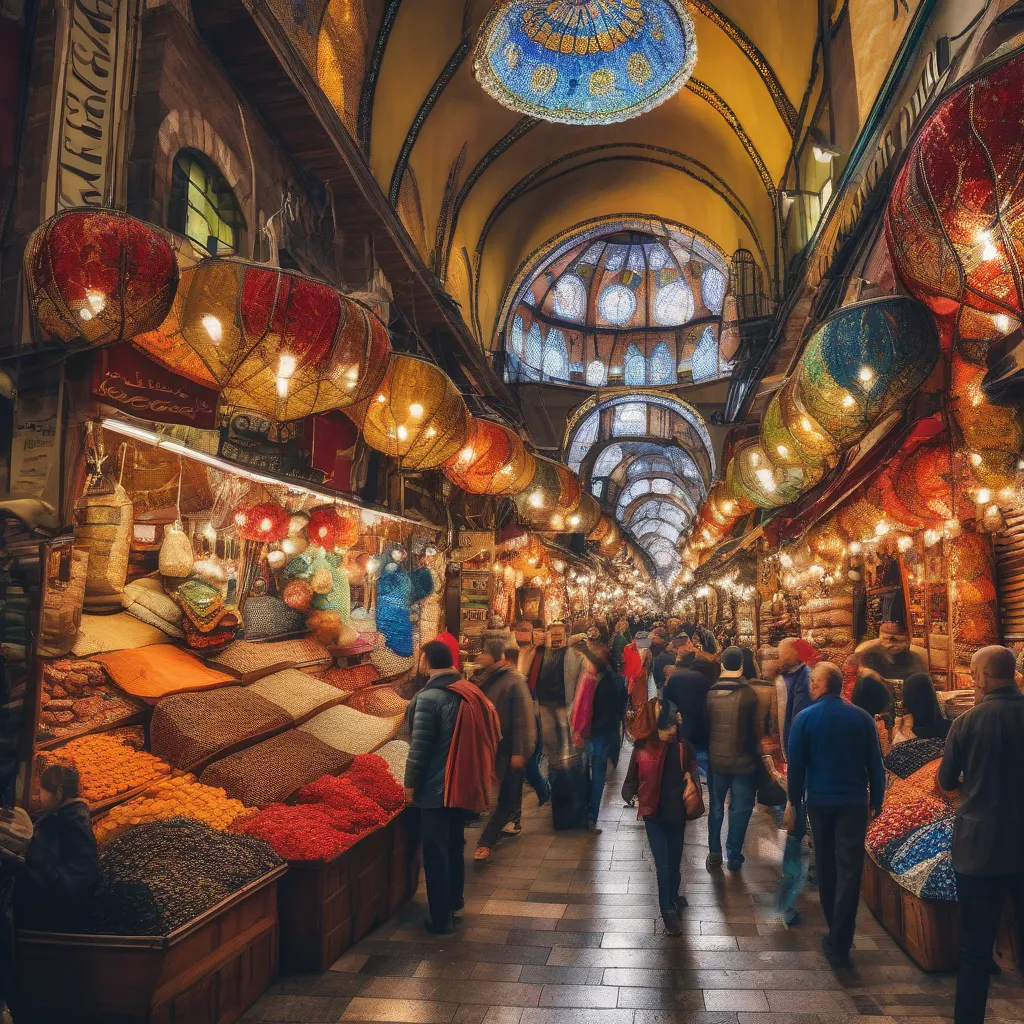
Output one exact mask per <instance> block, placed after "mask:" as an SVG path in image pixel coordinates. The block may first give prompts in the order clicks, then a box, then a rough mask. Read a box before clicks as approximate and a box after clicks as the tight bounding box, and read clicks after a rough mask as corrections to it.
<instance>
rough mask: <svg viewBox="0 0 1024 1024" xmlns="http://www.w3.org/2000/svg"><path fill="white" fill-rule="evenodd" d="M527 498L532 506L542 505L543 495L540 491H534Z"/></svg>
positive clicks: (539, 506)
mask: <svg viewBox="0 0 1024 1024" xmlns="http://www.w3.org/2000/svg"><path fill="white" fill-rule="evenodd" d="M527 500H528V501H529V503H530V505H531V506H532V507H533V508H543V507H544V495H543V493H542V492H541V491H534V492H533V493H532V494H531V495H530V497H529V498H528V499H527Z"/></svg>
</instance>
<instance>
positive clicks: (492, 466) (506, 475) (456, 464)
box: [442, 417, 536, 495]
mask: <svg viewBox="0 0 1024 1024" xmlns="http://www.w3.org/2000/svg"><path fill="white" fill-rule="evenodd" d="M442 468H443V470H444V473H445V476H447V477H448V479H449V480H451V482H452V483H453V484H455V486H456V487H461V488H462V490H464V491H468V492H469V493H470V494H491V495H513V494H518V493H519V492H520V491H521V490H522V489H523V488H524V487H526V485H527V484H529V482H530V481H531V480H532V479H533V476H534V473H535V471H536V462H535V460H534V457H533V456H532V455H531V454H530V453H529V452H528V451H527V450H526V447H525V446H524V444H523V442H522V441H521V440H520V438H519V436H518V435H517V434H515V433H514V432H513V431H511V430H509V429H508V427H504V426H502V425H501V424H500V423H495V422H493V421H492V420H484V419H477V418H476V417H473V418H472V419H471V420H470V422H469V432H468V434H467V436H466V443H465V444H464V445H463V446H462V448H460V449H459V451H458V452H457V453H456V454H455V455H453V456H452V457H451V458H450V459H449V460H448V461H447V462H446V463H445V464H444V466H443V467H442Z"/></svg>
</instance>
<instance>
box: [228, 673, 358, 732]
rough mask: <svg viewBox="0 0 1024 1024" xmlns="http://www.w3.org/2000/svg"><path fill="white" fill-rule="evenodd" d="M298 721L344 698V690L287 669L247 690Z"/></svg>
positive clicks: (267, 677)
mask: <svg viewBox="0 0 1024 1024" xmlns="http://www.w3.org/2000/svg"><path fill="white" fill-rule="evenodd" d="M246 690H247V691H248V692H249V693H255V694H258V695H259V696H260V697H263V699H264V700H267V701H269V702H270V703H271V704H274V705H276V706H277V707H279V708H280V709H281V710H282V711H284V712H285V714H287V715H289V716H290V717H291V718H292V720H293V721H296V722H299V721H302V720H304V719H306V718H308V717H309V716H310V715H313V714H315V713H316V712H317V711H320V710H322V709H324V708H327V707H330V706H331V705H332V704H337V703H339V702H340V701H342V700H344V698H345V691H344V690H339V689H337V688H336V687H333V686H330V685H329V684H327V683H324V682H321V681H320V680H319V679H317V678H316V677H315V676H311V675H309V674H308V673H306V672H300V671H299V670H298V669H294V668H286V669H283V670H282V671H280V672H274V673H272V674H271V675H269V676H264V677H263V678H262V679H259V680H257V681H256V682H255V683H252V684H250V685H249V686H247V687H246Z"/></svg>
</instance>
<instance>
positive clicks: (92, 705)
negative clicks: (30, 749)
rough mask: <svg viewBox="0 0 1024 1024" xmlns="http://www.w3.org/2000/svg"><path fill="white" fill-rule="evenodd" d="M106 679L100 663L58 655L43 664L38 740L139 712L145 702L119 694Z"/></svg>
mask: <svg viewBox="0 0 1024 1024" xmlns="http://www.w3.org/2000/svg"><path fill="white" fill-rule="evenodd" d="M106 679H107V674H106V672H104V671H103V666H102V665H101V664H99V662H95V661H79V660H76V659H74V658H57V659H55V660H54V661H49V662H46V663H44V665H43V678H42V682H43V686H42V696H41V699H40V712H39V728H38V730H37V732H36V740H37V742H44V741H46V740H52V739H58V738H59V737H61V736H66V735H69V734H71V733H77V732H82V731H84V730H87V729H95V728H97V727H99V726H101V725H108V724H110V723H111V722H117V721H119V720H120V719H122V718H128V717H130V716H131V715H134V714H137V713H138V711H139V709H140V707H142V706H143V705H140V704H136V703H134V702H133V701H131V700H129V699H128V698H127V697H125V696H124V695H123V694H120V693H118V692H117V691H116V690H115V689H114V688H113V687H112V686H111V685H110V684H109V683H108V682H107V681H106Z"/></svg>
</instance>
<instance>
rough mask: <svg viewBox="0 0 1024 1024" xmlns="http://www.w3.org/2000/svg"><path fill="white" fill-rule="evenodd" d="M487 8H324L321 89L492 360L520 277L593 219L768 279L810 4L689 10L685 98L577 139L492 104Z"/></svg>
mask: <svg viewBox="0 0 1024 1024" xmlns="http://www.w3.org/2000/svg"><path fill="white" fill-rule="evenodd" d="M573 2H575V0H573ZM491 6H492V4H491V3H490V2H488V0H388V2H386V3H385V2H384V0H377V2H376V3H374V2H372V0H371V2H368V3H363V2H361V0H330V2H329V3H328V4H327V6H326V9H325V11H324V16H323V20H322V22H321V28H320V35H319V38H318V71H319V79H320V82H321V85H322V87H323V88H324V90H325V93H326V94H327V96H328V98H329V99H331V102H332V103H333V104H334V105H335V107H336V109H338V111H339V113H340V114H341V115H342V118H343V120H344V121H345V122H346V124H347V125H348V126H349V128H350V131H352V132H353V134H356V135H358V136H359V138H360V139H361V141H362V143H363V145H364V148H365V150H366V152H367V154H368V157H369V163H370V168H371V171H372V173H373V175H374V177H375V179H376V181H377V183H378V184H379V186H380V188H381V190H382V191H383V192H384V193H385V194H386V195H388V196H389V198H390V199H391V201H392V203H393V204H394V205H395V206H396V207H397V209H398V211H399V214H400V216H401V218H402V221H403V223H404V224H405V226H406V228H407V230H408V231H409V234H410V235H411V237H412V238H413V240H414V242H415V243H416V245H417V248H418V249H419V250H420V254H421V256H422V257H423V259H424V261H425V262H426V263H427V265H428V266H431V267H433V268H434V269H435V271H436V272H437V273H438V276H439V277H440V278H441V280H442V281H443V282H444V283H445V286H446V289H447V290H448V291H449V293H450V294H451V295H452V296H453V297H454V298H455V299H456V300H457V301H458V302H459V303H460V305H461V308H462V313H463V317H464V318H465V320H466V322H467V324H468V325H469V327H470V329H471V330H472V331H473V332H474V334H475V335H476V336H477V339H478V341H479V342H480V344H481V345H482V346H483V347H484V348H485V349H489V348H491V347H492V346H493V345H494V340H495V336H496V331H497V330H499V329H500V327H501V326H502V325H501V323H500V321H499V316H500V312H501V309H502V303H503V298H504V297H505V295H506V292H507V290H508V288H509V286H510V282H512V281H513V280H514V279H515V277H516V272H517V269H518V268H520V267H521V266H522V265H523V264H525V263H526V262H527V261H529V260H530V258H531V256H533V255H535V254H536V253H537V252H538V251H540V250H542V249H543V248H544V247H545V246H546V245H547V244H548V243H549V242H550V241H551V240H552V239H555V238H558V237H560V236H564V234H565V233H566V232H569V231H571V230H572V229H573V228H574V227H576V226H577V225H580V224H581V223H584V222H588V221H595V220H598V219H610V218H616V217H626V216H636V217H650V218H658V219H661V220H664V221H666V222H672V223H675V224H679V225H683V226H685V227H686V228H688V229H690V230H691V231H693V232H695V233H697V234H698V235H703V236H705V237H706V238H707V239H708V240H710V241H711V242H712V243H713V244H714V245H715V246H717V247H718V248H719V249H720V250H721V251H722V252H724V253H726V254H731V253H732V252H734V251H735V250H736V249H738V248H745V249H748V250H750V251H751V252H752V253H754V255H755V258H756V259H757V260H758V261H759V262H760V263H761V265H762V268H763V270H764V271H765V275H766V278H767V279H768V280H769V281H771V280H774V279H776V277H777V271H778V268H777V265H776V216H777V214H776V201H775V188H776V185H777V184H778V182H779V181H780V180H781V179H782V177H783V175H784V172H785V168H786V164H787V161H788V160H789V157H790V153H791V151H792V146H793V136H794V133H795V132H796V131H797V126H798V124H799V123H800V121H801V110H802V109H806V106H807V102H808V101H807V97H806V96H805V94H806V93H808V91H809V90H808V82H809V81H810V80H811V78H812V65H813V62H814V57H815V40H816V38H817V25H818V10H817V8H818V3H817V0H778V2H772V3H764V2H754V0H716V2H715V3H711V2H709V0H689V3H688V9H689V11H690V14H691V17H692V19H693V25H694V29H695V37H696V45H697V60H696V65H695V67H694V69H693V73H692V77H691V78H690V80H689V81H688V83H687V84H686V86H685V87H684V88H683V89H682V90H680V91H679V92H678V93H677V94H676V95H674V96H672V97H671V98H670V99H668V100H667V101H665V102H664V103H662V104H661V105H659V106H657V107H656V108H655V109H653V110H650V111H648V112H647V113H645V114H643V115H641V116H639V117H636V118H634V119H632V120H628V121H624V122H621V123H617V124H608V125H599V126H586V127H579V126H569V125H565V124H557V123H550V122H547V121H538V120H535V119H533V118H531V117H527V116H523V115H521V114H519V113H516V112H514V111H512V110H509V109H507V108H506V107H504V106H502V105H500V104H499V103H498V102H497V101H496V100H494V99H492V98H491V96H490V95H488V94H487V92H485V91H484V89H483V88H482V87H481V85H480V83H479V82H478V81H477V79H476V76H475V74H474V68H473V48H474V44H475V42H476V38H477V35H478V31H479V29H480V25H481V23H482V22H483V20H484V18H485V16H486V15H487V14H488V12H489V10H490V8H491ZM539 6H542V7H543V5H539ZM556 6H559V5H556ZM560 6H565V5H564V3H563V4H561V5H560ZM589 6H601V4H600V3H599V0H589ZM353 40H355V42H353ZM362 40H365V44H363V45H360V43H361V41H362ZM364 50H365V52H366V53H368V54H369V56H368V58H367V57H364V56H363V52H362V51H364ZM357 83H358V88H357V87H356V85H357Z"/></svg>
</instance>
